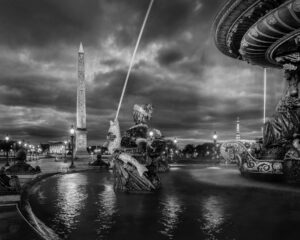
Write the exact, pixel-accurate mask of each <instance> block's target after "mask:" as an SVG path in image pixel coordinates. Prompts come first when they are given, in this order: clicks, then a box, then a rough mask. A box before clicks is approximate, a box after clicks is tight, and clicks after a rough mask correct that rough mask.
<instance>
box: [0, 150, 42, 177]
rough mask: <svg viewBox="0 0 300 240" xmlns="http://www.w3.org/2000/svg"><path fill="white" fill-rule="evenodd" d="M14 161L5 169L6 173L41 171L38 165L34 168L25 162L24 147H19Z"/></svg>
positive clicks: (35, 172)
mask: <svg viewBox="0 0 300 240" xmlns="http://www.w3.org/2000/svg"><path fill="white" fill-rule="evenodd" d="M16 161H17V162H16V163H15V164H14V165H12V166H10V167H9V168H7V169H6V171H5V172H6V174H10V175H18V174H21V175H33V174H37V173H40V172H41V169H40V167H39V166H36V167H35V168H34V167H32V166H31V165H30V164H27V163H26V162H25V161H26V150H25V149H24V148H20V149H19V150H18V152H17V154H16Z"/></svg>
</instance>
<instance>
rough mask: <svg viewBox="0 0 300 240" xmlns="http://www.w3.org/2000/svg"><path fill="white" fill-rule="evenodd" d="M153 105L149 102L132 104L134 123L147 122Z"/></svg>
mask: <svg viewBox="0 0 300 240" xmlns="http://www.w3.org/2000/svg"><path fill="white" fill-rule="evenodd" d="M152 112H153V107H152V105H151V104H145V105H138V104H135V105H134V106H133V120H134V122H135V124H140V123H147V122H148V121H149V120H150V119H151V117H152Z"/></svg>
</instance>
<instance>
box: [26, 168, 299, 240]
mask: <svg viewBox="0 0 300 240" xmlns="http://www.w3.org/2000/svg"><path fill="white" fill-rule="evenodd" d="M195 171H196V170H195V169H194V167H193V168H190V169H188V168H184V169H178V170H176V171H171V172H169V173H167V174H164V175H161V179H162V189H161V191H160V192H159V193H156V194H149V195H147V194H120V193H114V190H113V177H112V175H111V173H109V172H105V171H102V172H89V173H73V174H68V175H61V176H55V177H53V178H49V179H48V180H46V181H45V182H44V183H41V187H40V189H38V190H37V191H35V194H33V195H32V199H31V203H32V206H33V210H34V212H35V214H36V215H38V217H39V218H40V219H41V220H42V221H44V222H45V224H46V225H48V226H49V227H51V228H52V229H54V230H55V231H56V232H57V233H58V234H59V235H60V237H61V238H65V239H72V240H74V239H76V240H77V239H78V240H82V239H84V240H89V239H92V240H94V239H130V240H139V239H151V240H152V239H155V240H156V239H158V240H165V239H174V240H177V239H179V240H181V239H197V240H198V239H209V240H214V239H218V240H229V239H230V240H232V239H243V240H248V239H251V240H253V239H272V240H275V239H276V240H281V239H287V238H283V236H284V234H286V235H287V234H288V235H289V236H292V237H291V238H290V239H298V236H299V234H300V230H298V228H297V227H295V226H298V223H299V222H300V204H299V202H300V196H298V195H297V196H296V195H295V196H293V198H291V197H288V196H285V195H282V194H279V193H272V194H271V193H269V192H268V193H265V192H264V191H263V192H257V191H256V190H255V191H254V190H253V191H248V190H247V191H236V190H232V189H231V190H228V189H227V190H226V189H223V188H217V187H213V186H211V185H205V184H201V183H200V182H197V181H195V179H194V178H193V177H191V176H190V172H193V173H194V172H195ZM199 174H200V173H199ZM39 191H42V192H43V193H42V195H41V194H40V193H39ZM38 196H39V197H38ZM41 196H42V197H41ZM40 198H42V201H40V200H39V199H40ZM245 213H247V216H245ZM262 213H263V215H262ZM274 216H276V217H274ZM253 228H255V231H253ZM257 233H259V234H260V235H259V238H258V237H257ZM283 233H284V234H283ZM24 240H25V239H24Z"/></svg>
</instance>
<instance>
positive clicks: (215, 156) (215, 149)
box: [213, 131, 218, 158]
mask: <svg viewBox="0 0 300 240" xmlns="http://www.w3.org/2000/svg"><path fill="white" fill-rule="evenodd" d="M213 139H214V158H217V140H218V135H217V132H216V131H215V133H214V135H213Z"/></svg>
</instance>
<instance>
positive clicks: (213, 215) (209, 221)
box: [199, 195, 225, 240]
mask: <svg viewBox="0 0 300 240" xmlns="http://www.w3.org/2000/svg"><path fill="white" fill-rule="evenodd" d="M201 205H202V208H203V218H202V220H199V222H200V224H201V228H202V230H203V231H204V232H206V233H207V234H208V236H209V239H211V240H214V239H217V238H216V234H218V233H220V232H221V230H222V224H223V223H224V221H225V217H224V205H225V204H224V200H223V199H222V198H221V197H219V196H215V195H210V196H207V198H204V199H203V201H202V203H201Z"/></svg>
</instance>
